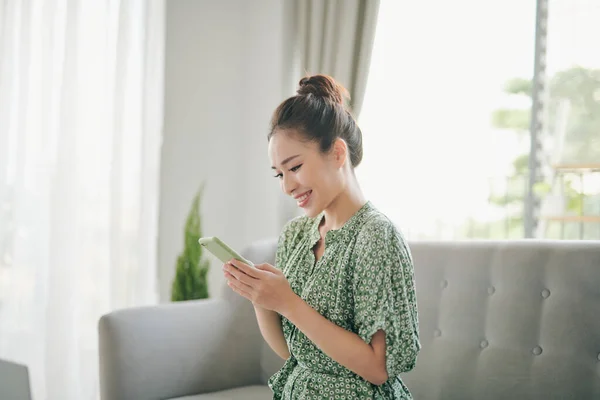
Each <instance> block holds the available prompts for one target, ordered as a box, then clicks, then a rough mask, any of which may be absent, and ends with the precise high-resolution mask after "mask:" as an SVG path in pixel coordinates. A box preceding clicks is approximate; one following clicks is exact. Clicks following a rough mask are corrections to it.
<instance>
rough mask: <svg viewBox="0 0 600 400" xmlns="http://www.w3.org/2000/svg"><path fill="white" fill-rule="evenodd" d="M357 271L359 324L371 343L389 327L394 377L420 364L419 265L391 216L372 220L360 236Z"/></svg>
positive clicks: (388, 362)
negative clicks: (416, 275)
mask: <svg viewBox="0 0 600 400" xmlns="http://www.w3.org/2000/svg"><path fill="white" fill-rule="evenodd" d="M356 254H357V257H356V265H355V270H354V284H353V291H354V325H355V329H356V331H357V333H358V335H359V336H360V337H361V338H362V339H363V340H364V341H365V342H366V343H370V342H371V338H372V337H373V335H374V334H375V333H376V332H377V331H378V330H380V329H381V330H383V331H385V338H386V367H387V373H388V376H389V377H390V378H392V377H396V376H398V375H399V374H400V373H402V372H407V371H410V370H411V369H413V368H414V366H415V364H416V360H417V354H418V353H419V350H420V349H421V344H420V342H419V322H418V313H417V301H416V295H415V282H414V268H413V263H412V257H411V254H410V250H409V248H408V245H407V244H406V243H405V241H404V238H403V237H402V235H401V234H400V233H399V232H398V231H397V229H396V228H395V227H394V225H393V224H392V222H390V221H389V220H387V221H386V220H375V221H369V222H367V224H366V225H365V226H364V227H363V229H362V230H361V232H360V233H359V234H358V237H357V243H356Z"/></svg>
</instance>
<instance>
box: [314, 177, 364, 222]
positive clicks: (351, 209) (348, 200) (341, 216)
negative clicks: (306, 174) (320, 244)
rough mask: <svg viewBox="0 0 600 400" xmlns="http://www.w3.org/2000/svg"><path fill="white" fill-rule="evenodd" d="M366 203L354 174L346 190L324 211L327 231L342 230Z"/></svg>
mask: <svg viewBox="0 0 600 400" xmlns="http://www.w3.org/2000/svg"><path fill="white" fill-rule="evenodd" d="M365 203H366V200H365V197H364V195H363V193H362V190H361V189H360V187H359V186H358V182H357V181H356V178H355V177H354V174H352V177H351V178H350V179H348V184H347V185H346V187H345V188H344V190H343V191H342V192H341V193H340V194H339V195H338V196H337V197H336V198H335V199H334V200H333V201H332V202H331V204H329V206H327V208H325V210H324V214H325V227H326V229H327V230H336V229H340V228H341V227H342V226H344V224H345V223H346V222H347V221H348V220H349V219H350V218H351V217H352V216H353V215H354V214H356V212H357V211H358V210H360V208H361V207H362V206H364V205H365Z"/></svg>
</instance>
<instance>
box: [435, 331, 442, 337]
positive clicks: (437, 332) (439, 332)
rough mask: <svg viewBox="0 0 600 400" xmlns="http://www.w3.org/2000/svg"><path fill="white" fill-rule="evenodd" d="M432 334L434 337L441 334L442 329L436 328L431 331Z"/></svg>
mask: <svg viewBox="0 0 600 400" xmlns="http://www.w3.org/2000/svg"><path fill="white" fill-rule="evenodd" d="M433 336H435V337H440V336H442V331H440V330H439V329H436V330H435V331H433Z"/></svg>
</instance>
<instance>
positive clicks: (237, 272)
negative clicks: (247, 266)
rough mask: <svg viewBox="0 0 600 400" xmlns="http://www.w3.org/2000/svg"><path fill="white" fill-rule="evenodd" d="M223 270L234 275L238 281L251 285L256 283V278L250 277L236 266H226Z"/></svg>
mask: <svg viewBox="0 0 600 400" xmlns="http://www.w3.org/2000/svg"><path fill="white" fill-rule="evenodd" d="M225 271H227V272H229V273H230V274H231V275H233V276H234V277H235V279H237V280H238V281H240V282H243V283H245V284H246V285H248V286H253V285H254V284H255V283H256V278H252V277H251V276H248V275H246V274H245V273H244V272H243V271H240V270H239V269H237V268H234V267H232V266H231V265H230V266H227V267H226V268H225Z"/></svg>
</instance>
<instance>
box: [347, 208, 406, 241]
mask: <svg viewBox="0 0 600 400" xmlns="http://www.w3.org/2000/svg"><path fill="white" fill-rule="evenodd" d="M356 235H357V239H358V240H359V241H369V240H372V239H374V238H375V239H376V238H378V237H387V238H396V239H400V240H403V235H402V232H401V230H400V228H399V227H398V226H397V225H396V224H395V223H394V222H393V221H392V220H391V219H390V218H389V217H388V216H387V215H385V214H384V213H383V212H381V211H380V210H378V209H377V208H375V207H371V209H370V210H369V212H368V214H367V215H366V218H365V219H364V222H363V224H362V225H361V226H360V229H358V231H357V232H356Z"/></svg>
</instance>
